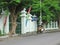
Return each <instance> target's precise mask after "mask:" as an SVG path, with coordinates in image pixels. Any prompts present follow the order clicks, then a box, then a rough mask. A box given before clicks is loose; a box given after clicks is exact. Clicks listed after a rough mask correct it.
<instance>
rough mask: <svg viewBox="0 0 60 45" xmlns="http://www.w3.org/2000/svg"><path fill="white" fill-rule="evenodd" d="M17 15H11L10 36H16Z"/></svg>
mask: <svg viewBox="0 0 60 45" xmlns="http://www.w3.org/2000/svg"><path fill="white" fill-rule="evenodd" d="M16 20H17V15H14V13H13V12H12V13H11V30H10V35H13V34H16V33H15V32H16V27H17V22H16Z"/></svg>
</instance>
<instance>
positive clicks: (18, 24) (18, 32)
mask: <svg viewBox="0 0 60 45" xmlns="http://www.w3.org/2000/svg"><path fill="white" fill-rule="evenodd" d="M10 29H11V22H10V23H9V30H10ZM16 34H21V23H20V22H17V28H16Z"/></svg>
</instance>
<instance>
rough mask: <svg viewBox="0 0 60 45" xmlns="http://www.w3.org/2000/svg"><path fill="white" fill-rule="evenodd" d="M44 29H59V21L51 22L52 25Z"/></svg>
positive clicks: (48, 24) (49, 24)
mask: <svg viewBox="0 0 60 45" xmlns="http://www.w3.org/2000/svg"><path fill="white" fill-rule="evenodd" d="M44 28H45V30H48V29H58V22H57V21H51V22H50V23H47V24H45V25H44Z"/></svg>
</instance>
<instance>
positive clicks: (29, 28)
mask: <svg viewBox="0 0 60 45" xmlns="http://www.w3.org/2000/svg"><path fill="white" fill-rule="evenodd" d="M27 16H28V28H27V32H31V30H32V29H31V27H32V22H31V19H32V18H31V16H32V15H31V14H27Z"/></svg>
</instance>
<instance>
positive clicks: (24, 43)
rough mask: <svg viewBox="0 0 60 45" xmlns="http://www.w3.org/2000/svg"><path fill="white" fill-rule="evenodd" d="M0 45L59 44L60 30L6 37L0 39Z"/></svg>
mask: <svg viewBox="0 0 60 45" xmlns="http://www.w3.org/2000/svg"><path fill="white" fill-rule="evenodd" d="M0 45H60V32H55V33H45V34H38V35H33V36H27V37H16V38H8V39H5V40H3V41H0Z"/></svg>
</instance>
